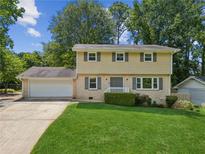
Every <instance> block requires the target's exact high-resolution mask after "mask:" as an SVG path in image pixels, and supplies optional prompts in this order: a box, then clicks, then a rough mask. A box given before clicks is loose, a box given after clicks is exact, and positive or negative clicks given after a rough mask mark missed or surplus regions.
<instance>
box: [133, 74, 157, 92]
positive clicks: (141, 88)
mask: <svg viewBox="0 0 205 154" xmlns="http://www.w3.org/2000/svg"><path fill="white" fill-rule="evenodd" d="M137 78H140V80H141V83H140V84H141V87H140V88H137ZM143 78H151V79H152V88H143ZM154 78H156V79H157V88H154ZM136 90H146V91H148V90H159V77H136Z"/></svg>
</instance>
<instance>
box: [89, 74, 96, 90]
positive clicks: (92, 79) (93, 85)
mask: <svg viewBox="0 0 205 154" xmlns="http://www.w3.org/2000/svg"><path fill="white" fill-rule="evenodd" d="M89 89H97V78H96V77H90V78H89Z"/></svg>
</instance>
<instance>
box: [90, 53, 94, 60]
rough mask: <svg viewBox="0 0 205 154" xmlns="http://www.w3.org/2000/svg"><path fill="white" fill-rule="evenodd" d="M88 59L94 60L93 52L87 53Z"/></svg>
mask: <svg viewBox="0 0 205 154" xmlns="http://www.w3.org/2000/svg"><path fill="white" fill-rule="evenodd" d="M89 61H95V53H89Z"/></svg>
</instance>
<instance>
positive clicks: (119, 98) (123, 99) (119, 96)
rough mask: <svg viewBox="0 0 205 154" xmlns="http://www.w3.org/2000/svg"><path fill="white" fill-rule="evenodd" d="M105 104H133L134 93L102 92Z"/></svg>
mask: <svg viewBox="0 0 205 154" xmlns="http://www.w3.org/2000/svg"><path fill="white" fill-rule="evenodd" d="M104 100H105V103H106V104H115V105H123V106H134V105H135V94H133V93H104Z"/></svg>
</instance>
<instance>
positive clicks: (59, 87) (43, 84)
mask: <svg viewBox="0 0 205 154" xmlns="http://www.w3.org/2000/svg"><path fill="white" fill-rule="evenodd" d="M29 87H30V88H29V95H30V97H72V95H73V82H72V80H68V79H66V80H65V79H64V80H62V79H59V80H56V79H43V80H42V79H38V80H29Z"/></svg>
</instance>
